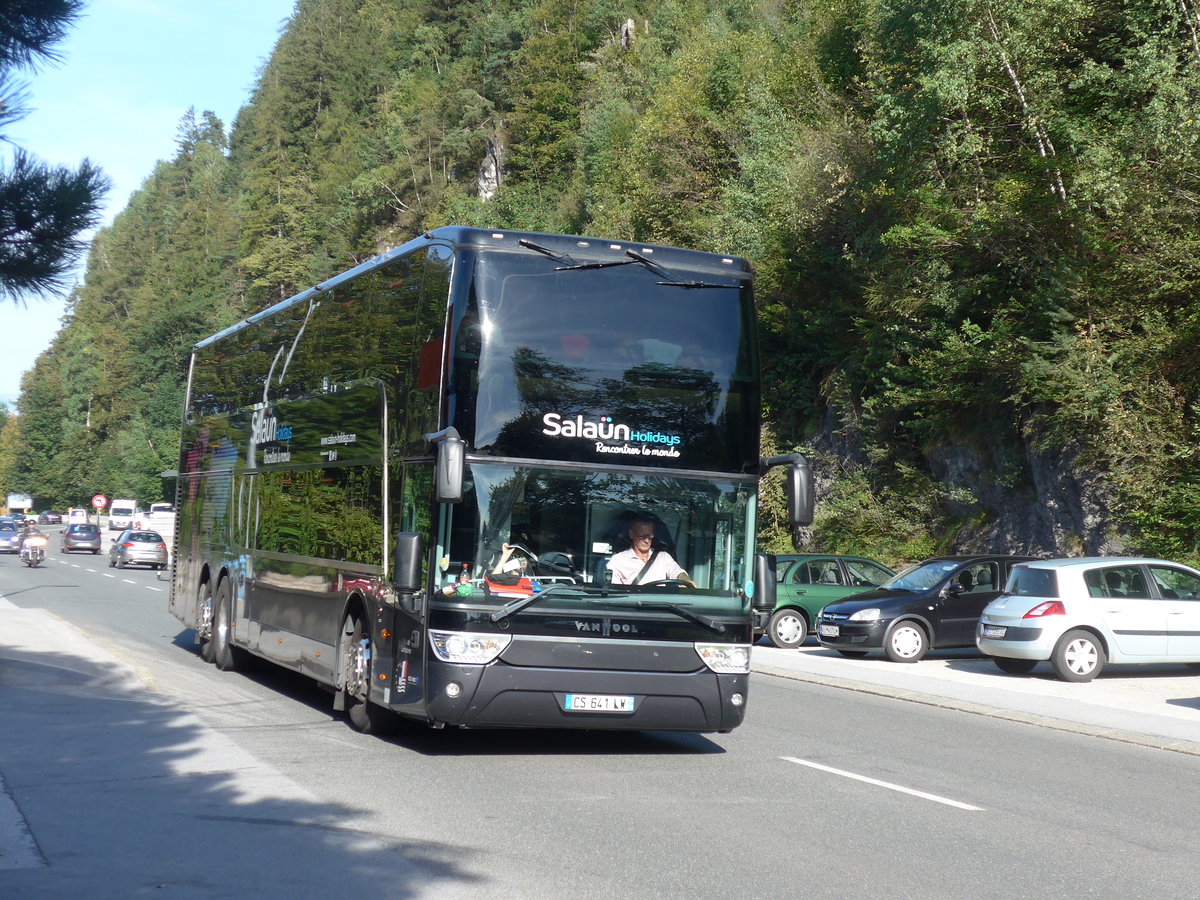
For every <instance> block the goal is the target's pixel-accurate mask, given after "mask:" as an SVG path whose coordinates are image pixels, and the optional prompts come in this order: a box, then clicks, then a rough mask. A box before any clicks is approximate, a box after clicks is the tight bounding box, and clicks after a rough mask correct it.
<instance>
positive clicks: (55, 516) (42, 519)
mask: <svg viewBox="0 0 1200 900" xmlns="http://www.w3.org/2000/svg"><path fill="white" fill-rule="evenodd" d="M38 522H39V523H40V524H42V525H61V524H62V513H60V512H55V511H54V510H52V509H48V510H46V511H45V512H43V513H41V514H40V515H39V516H38Z"/></svg>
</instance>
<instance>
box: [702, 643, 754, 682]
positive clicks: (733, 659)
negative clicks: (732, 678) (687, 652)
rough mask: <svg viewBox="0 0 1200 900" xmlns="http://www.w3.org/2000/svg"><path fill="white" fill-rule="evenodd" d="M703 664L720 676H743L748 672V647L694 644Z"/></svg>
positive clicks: (743, 645)
mask: <svg viewBox="0 0 1200 900" xmlns="http://www.w3.org/2000/svg"><path fill="white" fill-rule="evenodd" d="M696 652H697V653H698V654H700V658H701V659H702V660H704V664H705V665H706V666H708V667H709V668H710V669H712V670H713V671H714V672H719V673H721V674H722V675H745V674H746V673H747V672H749V671H750V647H749V645H747V644H696Z"/></svg>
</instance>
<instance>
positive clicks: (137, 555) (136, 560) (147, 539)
mask: <svg viewBox="0 0 1200 900" xmlns="http://www.w3.org/2000/svg"><path fill="white" fill-rule="evenodd" d="M108 565H109V567H110V568H111V567H112V566H116V567H117V568H118V569H124V568H125V567H126V566H150V568H152V569H163V568H166V565H167V545H166V542H164V541H163V539H162V535H161V534H159V533H158V532H157V531H135V530H134V529H132V528H131V529H128V530H126V531H122V532H121V533H120V534H119V535H117V537H116V540H114V541H113V542H112V547H110V548H109V551H108Z"/></svg>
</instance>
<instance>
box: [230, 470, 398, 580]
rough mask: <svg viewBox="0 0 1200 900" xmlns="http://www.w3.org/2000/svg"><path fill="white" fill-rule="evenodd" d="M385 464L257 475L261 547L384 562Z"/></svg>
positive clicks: (255, 526)
mask: <svg viewBox="0 0 1200 900" xmlns="http://www.w3.org/2000/svg"><path fill="white" fill-rule="evenodd" d="M381 473H382V469H381V468H380V467H379V466H342V467H331V468H321V469H292V470H286V471H275V472H264V473H262V474H261V475H259V476H258V477H257V480H256V484H255V491H256V497H257V499H256V506H255V512H256V514H257V515H256V520H255V522H254V524H253V525H252V528H253V530H254V540H255V546H256V547H257V548H258V549H259V550H266V551H269V552H273V553H285V554H289V555H292V556H306V557H315V558H318V559H328V560H345V561H346V562H354V563H365V564H368V565H381V564H382V561H383V560H382V547H383V523H382V503H381V501H382V497H383V487H382V474H381Z"/></svg>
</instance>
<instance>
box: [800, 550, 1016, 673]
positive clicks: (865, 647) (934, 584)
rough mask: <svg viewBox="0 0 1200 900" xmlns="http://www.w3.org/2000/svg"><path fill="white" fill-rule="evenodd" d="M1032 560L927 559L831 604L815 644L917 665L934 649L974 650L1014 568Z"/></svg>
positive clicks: (822, 617) (823, 614)
mask: <svg viewBox="0 0 1200 900" xmlns="http://www.w3.org/2000/svg"><path fill="white" fill-rule="evenodd" d="M1030 559H1033V557H1029V556H941V557H936V558H934V559H927V560H925V561H924V562H920V563H917V564H916V565H914V566H909V567H908V568H907V569H905V570H904V571H903V572H901V573H900V574H899V575H896V576H895V577H894V578H891V579H890V580H888V581H885V582H884V583H883V584H881V585H880V586H879V587H878V588H876V589H875V590H873V591H867V592H865V593H862V594H855V595H854V596H853V597H851V598H849V599H846V600H840V601H838V602H836V603H830V604H829V605H828V606H826V607H825V608H824V609H823V610H821V615H820V617H818V619H817V640H818V641H820V642H821V646H822V647H828V648H830V649H831V650H836V651H837V652H838V653H840V654H842V656H866V655H867V653H868V652H870V651H872V650H879V649H882V650H883V652H884V653H886V654H887V657H888V659H890V660H892V661H894V662H916V661H917V660H919V659H921V657H923V656H924V655H925V653H926V652H927V651H928V650H929V649H930V648H931V647H934V648H941V647H974V646H975V626H976V625H978V624H979V617H980V615H982V613H983V608H984V607H985V606H987V605H988V604H989V603H991V602H992V601H993V600H995V599H996V597H997V596H999V594H1000V591H1001V590H1002V589H1003V588H1004V585H1005V583H1006V582H1007V581H1008V573H1009V569H1010V568H1011V567H1012V565H1013V564H1014V563H1018V562H1027V561H1029V560H1030Z"/></svg>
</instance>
